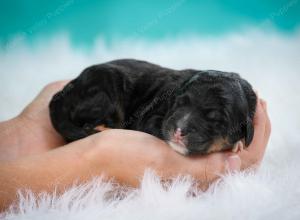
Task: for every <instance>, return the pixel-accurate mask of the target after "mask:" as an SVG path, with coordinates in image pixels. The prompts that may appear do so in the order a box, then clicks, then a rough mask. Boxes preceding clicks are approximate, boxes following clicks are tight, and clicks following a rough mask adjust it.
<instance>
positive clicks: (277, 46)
mask: <svg viewBox="0 0 300 220" xmlns="http://www.w3.org/2000/svg"><path fill="white" fill-rule="evenodd" d="M67 39H68V38H67V37H65V36H63V35H62V36H58V37H57V38H55V39H52V40H43V41H41V42H40V43H39V44H38V45H36V46H35V47H30V46H27V45H26V44H25V43H24V42H23V41H22V39H18V38H16V39H15V40H14V41H13V42H11V44H10V45H8V47H7V48H6V50H2V51H1V52H0V66H1V76H0V78H1V80H0V103H2V104H1V108H0V120H4V119H7V118H9V117H12V116H14V115H16V114H17V113H18V112H20V110H21V109H22V108H23V107H24V106H25V105H26V103H28V102H29V101H30V100H31V99H32V98H33V97H34V96H35V95H36V94H37V92H38V91H39V90H40V89H41V88H42V87H43V86H44V85H45V84H46V83H48V82H51V81H54V80H58V79H65V78H73V77H76V76H77V75H78V74H79V72H80V71H81V70H82V69H83V68H84V67H86V66H88V65H90V64H93V63H99V62H104V61H108V60H111V59H117V58H124V57H132V58H137V59H145V60H148V61H151V62H155V63H158V64H161V65H164V66H169V67H173V68H198V69H220V70H225V71H235V72H239V73H241V75H242V76H243V77H245V78H246V79H248V80H249V81H250V82H251V83H252V84H253V85H254V87H255V88H256V89H258V90H259V94H260V96H261V97H263V98H265V99H266V100H267V101H268V107H269V112H270V116H271V121H272V126H273V132H272V136H271V141H270V143H269V146H268V149H267V152H266V156H265V159H264V161H263V163H262V166H261V169H259V171H258V172H256V173H251V172H248V173H246V172H244V173H238V174H234V175H227V176H224V177H222V179H220V181H218V182H217V183H215V184H213V185H212V186H211V187H210V189H209V190H208V191H207V192H203V193H201V192H198V193H197V196H195V197H189V196H187V192H188V191H190V190H192V189H191V184H192V180H191V179H189V178H187V177H186V178H178V179H177V180H176V181H174V182H173V184H171V185H170V186H169V187H167V189H166V188H165V187H162V186H161V185H160V181H159V179H158V177H156V176H155V175H154V174H153V173H152V172H148V173H146V174H145V176H144V178H143V179H142V180H141V181H142V184H141V187H140V188H139V189H122V188H118V187H116V186H114V185H113V184H111V183H105V182H102V181H101V178H100V177H99V178H96V179H94V180H93V181H92V182H90V183H88V184H86V185H82V186H74V187H73V188H71V189H69V190H68V191H66V192H65V193H64V194H63V195H55V194H46V193H43V194H40V195H32V194H30V193H29V192H20V194H19V195H20V196H19V198H20V199H19V201H18V202H17V203H16V206H17V207H18V209H14V210H13V209H11V210H9V211H7V212H6V213H3V214H2V215H1V216H0V218H3V219H30V220H35V219H43V220H47V219H55V220H59V219H63V220H67V219H80V220H81V219H97V220H99V219H110V220H113V219H130V220H133V219H149V220H150V219H151V220H152V219H156V220H157V219H180V220H183V219H243V220H246V219H280V220H282V219H285V220H286V219H300V171H299V170H300V166H299V165H300V136H299V133H300V116H299V113H300V102H299V101H300V95H299V94H300V86H299V85H300V80H299V79H300V75H299V74H300V33H299V32H298V33H295V34H293V35H292V36H284V35H282V34H278V33H275V32H272V33H270V32H269V33H263V32H261V31H257V30H256V31H248V32H245V33H241V34H232V35H228V36H225V37H222V38H215V39H210V38H199V37H189V38H184V39H177V40H173V41H163V42H158V43H151V42H145V41H143V42H136V41H124V42H119V43H115V44H113V46H112V47H106V46H105V44H104V43H103V41H101V40H99V41H97V42H96V43H95V45H94V47H93V48H92V49H91V51H89V52H87V51H86V50H80V49H78V48H77V49H73V47H72V46H71V45H70V43H69V41H68V40H67ZM113 192H115V193H113ZM0 199H1V198H0Z"/></svg>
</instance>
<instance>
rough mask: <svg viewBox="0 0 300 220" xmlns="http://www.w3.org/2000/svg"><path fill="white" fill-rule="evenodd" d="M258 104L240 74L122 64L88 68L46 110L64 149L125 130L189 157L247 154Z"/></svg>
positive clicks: (145, 63) (135, 62) (144, 63)
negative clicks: (152, 138)
mask: <svg viewBox="0 0 300 220" xmlns="http://www.w3.org/2000/svg"><path fill="white" fill-rule="evenodd" d="M256 99H257V97H256V95H255V92H254V91H253V89H252V87H251V85H250V84H249V83H248V82H247V81H246V80H244V79H242V78H241V77H240V76H239V75H238V74H236V73H228V72H221V71H214V70H206V71H203V70H193V69H186V70H173V69H168V68H164V67H161V66H158V65H155V64H151V63H148V62H145V61H139V60H133V59H123V60H115V61H111V62H108V63H104V64H100V65H94V66H91V67H88V68H87V69H85V70H84V71H83V72H82V73H81V74H80V75H79V77H77V78H76V79H74V80H72V81H71V82H70V83H68V84H67V85H66V86H65V87H64V89H63V90H62V91H60V92H58V93H57V94H56V95H54V97H53V99H52V100H51V102H50V105H49V108H50V117H51V121H52V124H53V126H54V128H55V129H56V130H57V131H58V132H59V133H60V134H61V135H62V136H63V137H64V139H65V140H66V141H67V142H71V141H75V140H78V139H81V138H84V137H86V136H89V135H92V134H95V133H97V132H99V131H103V130H105V129H107V128H122V129H131V130H137V131H143V132H147V133H149V134H152V135H154V136H156V137H158V138H161V139H162V140H164V141H166V142H167V143H168V144H169V145H170V146H171V147H172V148H173V149H174V150H175V151H177V152H179V153H181V154H184V155H188V154H208V153H212V152H216V151H223V150H233V151H236V150H237V149H239V148H241V147H243V146H245V147H247V146H248V145H249V144H250V143H251V141H252V138H253V133H254V128H253V123H252V122H253V117H254V113H255V109H256Z"/></svg>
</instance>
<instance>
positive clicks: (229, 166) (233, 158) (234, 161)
mask: <svg viewBox="0 0 300 220" xmlns="http://www.w3.org/2000/svg"><path fill="white" fill-rule="evenodd" d="M241 164H242V161H241V159H240V157H239V156H238V155H237V154H231V155H228V156H227V158H226V161H225V168H226V171H229V172H234V171H239V170H240V169H241Z"/></svg>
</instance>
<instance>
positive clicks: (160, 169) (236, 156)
mask: <svg viewBox="0 0 300 220" xmlns="http://www.w3.org/2000/svg"><path fill="white" fill-rule="evenodd" d="M254 130H255V132H254V138H253V141H252V143H251V144H250V146H249V147H248V148H246V149H244V150H242V151H241V152H239V153H231V152H218V153H213V154H210V155H207V156H192V157H191V156H190V157H186V156H182V155H180V154H178V153H177V152H175V151H174V150H172V149H171V148H170V147H169V146H168V145H167V144H166V143H165V142H164V141H162V140H160V139H158V138H156V137H154V136H151V135H149V134H146V133H143V132H138V131H131V130H121V129H111V130H106V131H103V132H101V133H100V134H96V135H93V136H90V137H89V138H88V139H89V141H92V142H90V144H91V145H93V148H91V149H92V150H91V151H89V152H88V156H87V158H89V161H91V164H92V166H93V167H94V168H95V169H97V168H98V167H100V166H101V165H100V164H99V163H101V164H102V166H103V160H105V158H109V161H108V162H107V163H106V164H105V166H106V167H107V169H106V170H107V171H108V172H109V173H108V176H113V177H114V178H116V179H117V180H118V181H119V182H121V183H126V184H129V185H135V186H136V185H138V184H139V181H138V180H139V178H140V177H141V176H142V175H143V173H144V171H145V170H146V169H147V168H151V169H154V170H155V171H156V172H157V174H158V175H160V176H161V177H162V178H166V179H168V178H172V177H174V176H178V175H187V174H189V175H191V176H193V177H194V178H196V179H198V180H200V182H201V185H202V186H204V187H206V186H207V185H208V184H209V183H211V182H213V181H214V180H215V179H217V178H219V177H220V175H222V174H224V173H225V172H228V171H239V170H242V169H246V168H249V167H252V166H256V165H258V164H259V163H260V162H261V160H262V159H263V155H264V152H265V149H266V146H267V143H268V140H269V137H270V132H271V124H270V120H269V117H268V114H267V109H266V102H265V101H263V100H261V99H258V102H257V109H256V113H255V118H254ZM107 152H108V153H107ZM107 154H109V155H107Z"/></svg>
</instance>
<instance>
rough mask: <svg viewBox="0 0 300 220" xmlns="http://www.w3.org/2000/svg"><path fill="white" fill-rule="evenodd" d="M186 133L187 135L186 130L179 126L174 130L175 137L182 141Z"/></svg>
mask: <svg viewBox="0 0 300 220" xmlns="http://www.w3.org/2000/svg"><path fill="white" fill-rule="evenodd" d="M185 135H186V130H183V129H181V128H177V129H176V130H175V132H174V138H175V140H177V141H181V140H182V139H183V137H184V136H185Z"/></svg>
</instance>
